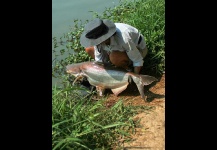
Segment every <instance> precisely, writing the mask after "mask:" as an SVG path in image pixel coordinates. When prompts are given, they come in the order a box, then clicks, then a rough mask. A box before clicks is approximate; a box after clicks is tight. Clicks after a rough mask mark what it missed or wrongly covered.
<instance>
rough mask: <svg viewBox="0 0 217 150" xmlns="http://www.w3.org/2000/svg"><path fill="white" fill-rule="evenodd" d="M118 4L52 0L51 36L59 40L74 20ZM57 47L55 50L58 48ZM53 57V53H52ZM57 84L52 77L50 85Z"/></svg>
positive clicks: (116, 1)
mask: <svg viewBox="0 0 217 150" xmlns="http://www.w3.org/2000/svg"><path fill="white" fill-rule="evenodd" d="M118 5H119V0H112V1H108V0H91V1H89V0H52V37H56V38H57V40H59V38H60V37H62V36H63V35H64V34H66V33H68V32H69V31H70V27H73V25H74V24H73V23H74V20H76V19H78V20H81V21H82V22H84V21H85V20H91V19H92V18H93V13H92V12H89V11H93V12H97V13H99V14H102V12H103V11H105V9H106V8H114V7H115V6H118ZM61 48H65V46H63V47H59V48H58V49H55V50H57V51H58V50H60V49H61ZM52 57H53V58H54V54H52ZM54 84H57V85H58V84H59V81H58V79H56V78H53V77H52V85H54Z"/></svg>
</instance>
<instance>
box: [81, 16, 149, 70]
mask: <svg viewBox="0 0 217 150" xmlns="http://www.w3.org/2000/svg"><path fill="white" fill-rule="evenodd" d="M80 43H81V45H82V46H84V47H85V51H86V52H87V53H88V54H89V55H90V56H91V57H92V58H94V59H95V61H98V62H103V63H112V64H113V65H115V66H117V67H122V68H125V69H126V70H128V71H130V68H129V66H130V65H131V64H132V65H133V68H134V70H133V72H134V73H137V74H139V73H140V71H141V68H142V66H143V62H144V61H143V58H144V57H145V56H146V54H147V52H148V50H147V48H146V43H145V40H144V37H143V35H142V34H141V33H139V31H138V29H136V28H135V27H132V26H130V25H128V24H124V23H113V22H112V21H110V20H108V19H103V20H101V19H99V18H97V19H94V20H92V21H90V22H89V23H88V24H87V25H86V26H85V28H84V32H83V33H82V35H81V37H80Z"/></svg>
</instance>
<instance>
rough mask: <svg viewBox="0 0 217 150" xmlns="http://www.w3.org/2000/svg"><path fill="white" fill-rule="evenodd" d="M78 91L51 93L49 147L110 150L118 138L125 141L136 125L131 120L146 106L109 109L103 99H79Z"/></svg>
mask: <svg viewBox="0 0 217 150" xmlns="http://www.w3.org/2000/svg"><path fill="white" fill-rule="evenodd" d="M77 91H78V88H74V87H70V88H67V89H58V88H56V87H54V88H53V90H52V92H53V93H52V95H53V96H52V99H53V100H52V147H53V150H56V149H58V150H59V149H73V150H77V149H97V148H98V149H100V150H101V149H111V148H112V147H114V146H115V145H117V143H118V142H117V141H118V139H119V138H122V139H125V140H128V139H129V133H133V132H134V128H135V126H136V124H137V122H134V121H133V119H132V117H133V116H134V115H135V114H137V113H139V112H141V111H143V112H144V111H145V110H149V109H151V107H148V106H146V107H145V106H137V107H135V106H124V105H123V103H122V101H121V100H120V101H118V102H117V103H116V104H115V105H114V106H112V107H111V108H108V107H107V106H106V105H105V99H102V100H100V101H96V102H94V101H92V100H91V97H90V98H82V97H81V96H79V94H78V93H77Z"/></svg>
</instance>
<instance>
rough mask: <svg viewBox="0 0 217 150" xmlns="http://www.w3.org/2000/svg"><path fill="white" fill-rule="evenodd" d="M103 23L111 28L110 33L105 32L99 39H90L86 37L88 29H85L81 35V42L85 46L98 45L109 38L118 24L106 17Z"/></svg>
mask: <svg viewBox="0 0 217 150" xmlns="http://www.w3.org/2000/svg"><path fill="white" fill-rule="evenodd" d="M103 23H104V24H105V25H106V26H107V27H108V28H109V31H108V33H106V34H104V35H103V36H101V37H99V38H97V39H88V38H86V37H85V35H86V31H84V32H83V33H82V34H81V37H80V43H81V45H82V46H83V47H90V46H95V45H98V44H100V43H102V42H103V41H105V40H107V39H108V38H110V37H111V36H112V35H113V34H114V33H115V32H116V26H115V24H114V23H113V22H112V21H110V20H108V19H104V20H103Z"/></svg>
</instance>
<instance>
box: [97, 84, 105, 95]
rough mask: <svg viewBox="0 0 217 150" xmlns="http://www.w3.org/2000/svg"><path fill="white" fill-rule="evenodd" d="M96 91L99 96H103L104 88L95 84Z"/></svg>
mask: <svg viewBox="0 0 217 150" xmlns="http://www.w3.org/2000/svg"><path fill="white" fill-rule="evenodd" d="M96 91H97V93H98V95H99V96H103V95H104V92H105V88H103V87H100V86H96Z"/></svg>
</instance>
